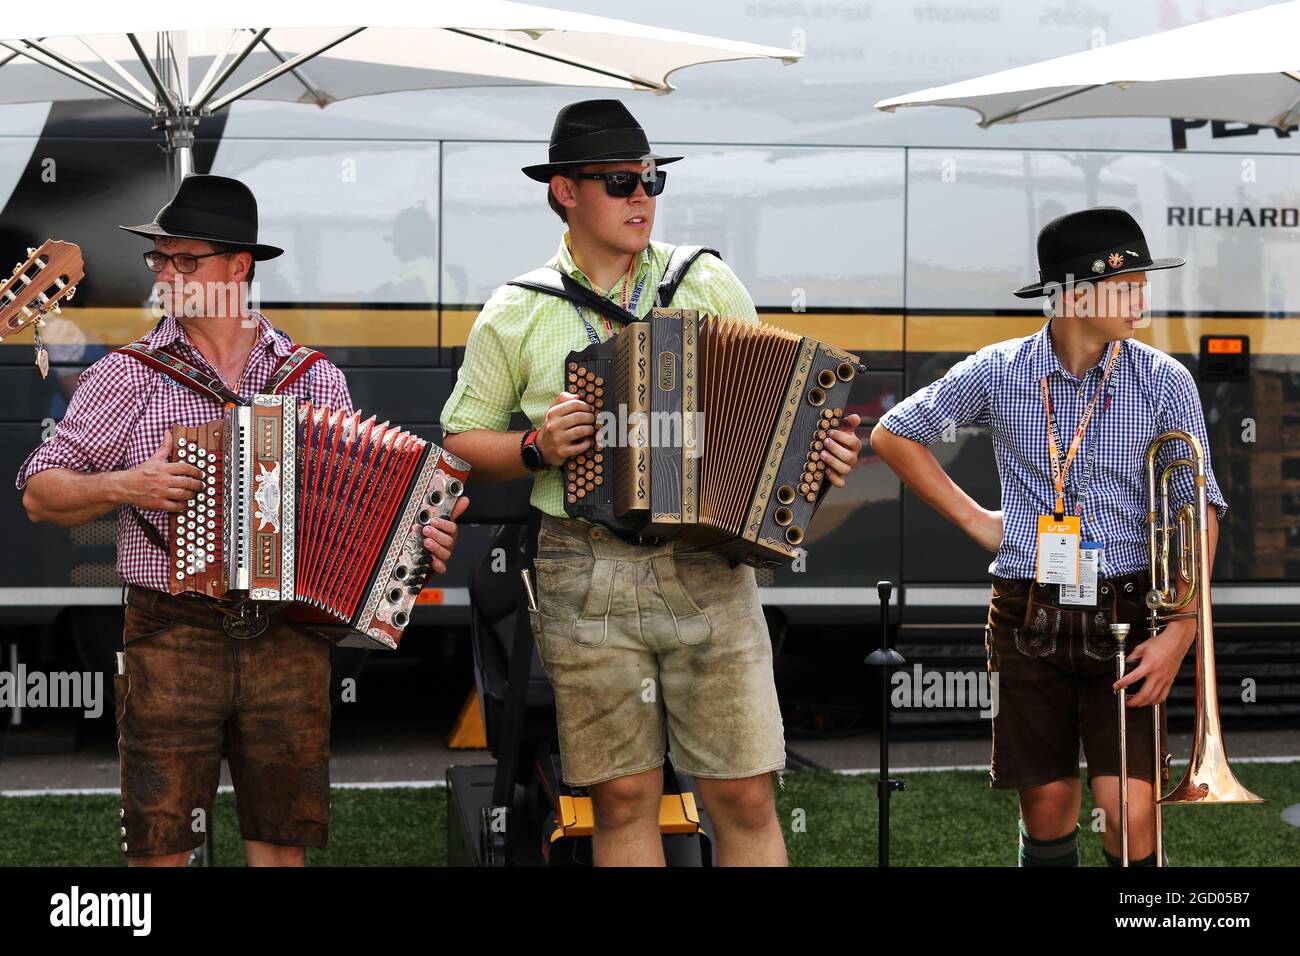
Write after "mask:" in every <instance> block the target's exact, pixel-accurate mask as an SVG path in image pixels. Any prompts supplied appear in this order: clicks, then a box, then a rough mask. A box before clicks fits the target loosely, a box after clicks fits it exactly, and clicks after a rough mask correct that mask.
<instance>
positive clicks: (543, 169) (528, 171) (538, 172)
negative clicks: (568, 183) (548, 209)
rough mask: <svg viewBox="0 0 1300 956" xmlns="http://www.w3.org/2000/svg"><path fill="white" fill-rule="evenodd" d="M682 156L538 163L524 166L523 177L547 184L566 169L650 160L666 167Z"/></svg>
mask: <svg viewBox="0 0 1300 956" xmlns="http://www.w3.org/2000/svg"><path fill="white" fill-rule="evenodd" d="M683 158H685V157H682V156H656V155H655V154H654V153H651V154H650V155H649V156H646V154H645V153H635V154H633V153H621V154H615V155H613V156H592V157H591V158H589V159H575V160H571V161H569V162H565V163H538V164H537V165H535V166H525V167H524V168H523V170H524V175H525V176H527V177H528V178H529V179H535V180H537V181H538V182H539V183H549V182H550V181H551V177H552V176H555V175H557V174H561V173H563V172H564V171H565V170H566V169H573V168H574V167H575V166H594V165H596V164H597V163H639V162H641V161H642V160H644V159H651V160H653V161H654V164H655V165H656V166H667V165H668V164H669V163H675V162H677V160H679V159H683Z"/></svg>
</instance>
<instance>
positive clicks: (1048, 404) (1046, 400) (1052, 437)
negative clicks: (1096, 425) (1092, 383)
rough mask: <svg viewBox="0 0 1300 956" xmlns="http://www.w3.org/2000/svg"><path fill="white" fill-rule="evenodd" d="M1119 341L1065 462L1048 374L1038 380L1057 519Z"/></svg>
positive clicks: (1059, 517) (1071, 443) (1112, 351)
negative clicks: (1055, 423) (1057, 435)
mask: <svg viewBox="0 0 1300 956" xmlns="http://www.w3.org/2000/svg"><path fill="white" fill-rule="evenodd" d="M1120 344H1121V343H1119V342H1116V343H1115V347H1114V348H1113V349H1111V352H1110V359H1109V361H1107V362H1106V371H1105V372H1104V373H1102V376H1101V384H1100V385H1098V386H1097V394H1095V395H1093V396H1092V401H1090V402H1089V403H1088V407H1087V408H1086V409H1084V411H1083V417H1082V418H1080V419H1079V427H1078V428H1076V429H1075V430H1074V437H1073V438H1072V439H1070V449H1069V451H1068V452H1067V453H1066V455H1065V464H1064V465H1062V464H1061V451H1060V449H1059V448H1057V447H1056V430H1055V429H1054V428H1052V395H1051V393H1050V392H1049V391H1048V389H1047V376H1046V375H1044V376H1043V377H1042V378H1041V379H1039V380H1038V384H1039V387H1040V390H1041V391H1042V394H1043V409H1044V411H1046V413H1047V450H1048V453H1049V456H1050V460H1051V463H1052V484H1053V485H1055V486H1056V508H1055V516H1056V520H1058V521H1059V520H1061V518H1062V517H1063V516H1064V514H1065V476H1066V475H1068V474H1069V472H1070V466H1071V465H1072V464H1074V458H1075V456H1076V455H1077V454H1078V453H1079V447H1080V446H1081V445H1082V444H1083V433H1084V432H1085V431H1087V430H1088V422H1090V421H1091V420H1092V413H1093V411H1095V410H1096V408H1097V399H1099V398H1101V394H1102V392H1104V391H1105V390H1106V380H1107V379H1109V378H1110V373H1111V370H1112V369H1113V368H1114V367H1115V360H1116V359H1118V358H1119V347H1120Z"/></svg>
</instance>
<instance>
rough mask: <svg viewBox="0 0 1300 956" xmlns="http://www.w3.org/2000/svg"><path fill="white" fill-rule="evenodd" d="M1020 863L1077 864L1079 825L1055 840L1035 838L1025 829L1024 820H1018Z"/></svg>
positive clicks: (1036, 864)
mask: <svg viewBox="0 0 1300 956" xmlns="http://www.w3.org/2000/svg"><path fill="white" fill-rule="evenodd" d="M1020 865H1021V866H1078V865H1079V825H1078V824H1077V823H1076V824H1075V825H1074V829H1073V830H1071V831H1070V832H1069V833H1067V834H1066V835H1065V836H1063V837H1058V838H1056V839H1055V840H1035V839H1034V838H1033V837H1031V836H1030V835H1029V832H1028V831H1027V830H1026V829H1025V821H1024V820H1021V821H1020Z"/></svg>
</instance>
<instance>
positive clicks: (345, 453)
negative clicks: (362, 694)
mask: <svg viewBox="0 0 1300 956" xmlns="http://www.w3.org/2000/svg"><path fill="white" fill-rule="evenodd" d="M172 439H173V445H172V459H173V460H174V461H185V462H189V463H190V464H192V465H195V466H196V467H198V468H199V470H200V471H202V472H203V479H202V480H203V482H204V485H205V488H204V490H203V491H201V492H199V493H198V494H196V495H195V496H194V497H193V498H191V499H190V500H189V501H188V502H186V507H185V509H184V511H182V512H179V513H176V514H173V515H171V516H170V521H169V524H168V534H167V541H168V546H169V548H170V552H169V553H170V559H171V572H172V573H171V593H173V594H180V593H183V592H186V591H196V592H198V593H200V594H205V595H208V596H209V597H221V598H245V599H250V600H253V601H269V602H293V605H294V606H293V607H292V608H291V609H289V610H288V611H287V612H286V613H289V614H290V616H292V617H293V618H294V619H295V620H300V621H303V622H305V623H307V624H309V625H310V626H312V627H313V628H314V629H315V630H319V631H321V632H322V633H324V634H326V635H327V636H329V637H330V638H331V639H333V640H335V641H336V642H337V643H339V644H342V645H345V646H352V647H379V648H396V647H397V645H398V642H399V641H400V640H401V637H402V631H403V630H404V629H405V627H406V625H407V622H408V621H410V618H411V608H412V606H413V605H414V603H415V599H416V596H417V595H418V594H419V592H420V589H421V586H422V583H423V580H424V574H425V572H426V571H427V560H428V553H427V552H426V551H425V550H424V545H423V540H422V539H423V535H422V533H421V531H420V529H421V527H422V526H423V525H425V524H427V523H428V522H429V520H430V519H431V518H433V517H434V516H437V515H442V516H446V515H448V514H450V513H451V510H452V507H453V506H454V505H455V503H456V499H457V498H459V497H460V495H461V493H462V492H463V490H464V481H465V478H466V476H467V475H468V474H469V465H467V464H466V463H465V462H463V461H461V460H460V459H459V458H457V457H456V456H454V455H451V454H448V453H447V452H446V451H444V450H443V449H441V448H439V447H438V446H437V445H434V444H431V443H429V442H426V441H424V440H423V439H420V438H417V437H416V436H415V435H412V434H411V433H410V432H407V431H403V430H402V429H401V428H398V427H396V426H394V425H390V424H389V423H388V422H383V423H376V422H375V418H374V416H371V417H370V418H368V419H366V420H365V421H362V420H361V416H360V414H358V413H355V412H354V413H351V414H345V413H342V412H339V411H331V410H330V409H328V408H316V407H314V406H313V405H312V404H311V403H310V402H307V401H301V400H298V399H295V398H294V397H293V396H289V395H258V396H255V397H254V399H253V401H252V404H251V405H245V406H232V407H230V408H228V409H227V411H226V414H225V415H223V416H222V417H221V418H219V419H217V420H215V421H212V422H208V423H207V424H205V425H199V426H197V427H193V428H191V427H186V426H183V425H174V426H172Z"/></svg>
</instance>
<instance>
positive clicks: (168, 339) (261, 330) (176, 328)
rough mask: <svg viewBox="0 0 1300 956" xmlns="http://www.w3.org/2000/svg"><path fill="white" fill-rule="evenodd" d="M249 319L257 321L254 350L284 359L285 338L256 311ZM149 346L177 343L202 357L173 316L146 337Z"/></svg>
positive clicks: (287, 345) (160, 323) (287, 351)
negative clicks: (257, 349) (263, 350)
mask: <svg viewBox="0 0 1300 956" xmlns="http://www.w3.org/2000/svg"><path fill="white" fill-rule="evenodd" d="M248 314H249V317H250V318H256V319H257V342H256V344H255V345H254V348H263V349H270V350H271V351H272V352H273V353H275V355H276V356H277V357H279V358H284V357H285V356H286V355H288V354H289V341H288V338H287V337H286V336H283V335H281V334H280V333H278V332H277V331H276V330H275V327H274V326H273V325H271V320H270V319H268V318H267V317H266V316H264V315H263V314H262V313H261V312H258V311H256V310H253V311H250V312H249V313H248ZM148 342H149V345H150V346H151V347H153V348H156V349H161V348H166V347H167V346H169V345H173V344H175V343H177V342H179V343H181V344H182V345H183V346H185V347H186V348H188V349H190V350H191V351H193V352H196V353H198V354H200V355H202V353H201V352H199V350H198V349H197V348H195V347H194V343H193V342H192V341H190V337H189V336H188V335H186V334H185V329H184V327H183V326H182V325H181V324H180V323H179V322H177V321H176V319H175V317H174V316H170V315H168V316H164V317H163V320H162V321H161V322H159V323H158V327H157V328H155V329H154V330H153V331H152V332H151V333H149V336H148Z"/></svg>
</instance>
